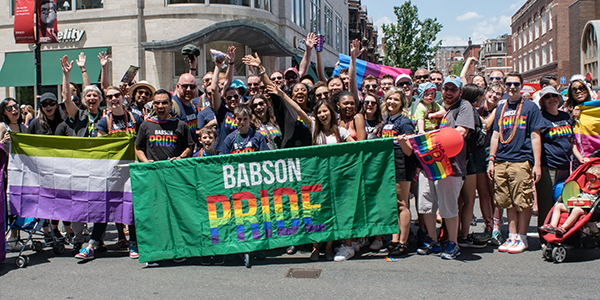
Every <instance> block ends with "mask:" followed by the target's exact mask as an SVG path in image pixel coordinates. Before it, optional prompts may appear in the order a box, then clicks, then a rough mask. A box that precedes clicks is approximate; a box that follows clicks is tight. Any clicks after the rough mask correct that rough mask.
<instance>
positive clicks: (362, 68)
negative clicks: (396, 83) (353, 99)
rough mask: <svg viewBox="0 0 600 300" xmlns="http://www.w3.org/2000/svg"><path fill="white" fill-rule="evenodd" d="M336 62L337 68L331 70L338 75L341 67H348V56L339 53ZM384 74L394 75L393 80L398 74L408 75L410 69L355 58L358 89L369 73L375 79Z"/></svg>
mask: <svg viewBox="0 0 600 300" xmlns="http://www.w3.org/2000/svg"><path fill="white" fill-rule="evenodd" d="M338 62H339V65H338V67H337V68H335V70H333V75H340V70H341V69H345V68H349V67H350V56H348V55H346V54H342V53H340V54H339V55H338ZM385 74H388V75H392V77H394V80H395V79H396V77H398V75H400V74H406V75H410V74H411V70H410V69H404V68H396V67H390V66H385V65H378V64H374V63H370V62H367V61H364V60H362V59H357V60H356V84H357V85H358V88H359V89H360V87H361V85H362V81H363V78H365V77H367V76H369V75H373V76H375V77H376V78H377V79H380V78H381V76H383V75H385Z"/></svg>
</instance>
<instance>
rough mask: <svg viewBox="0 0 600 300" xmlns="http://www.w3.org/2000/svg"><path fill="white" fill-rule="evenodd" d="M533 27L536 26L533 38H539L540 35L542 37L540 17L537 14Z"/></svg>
mask: <svg viewBox="0 0 600 300" xmlns="http://www.w3.org/2000/svg"><path fill="white" fill-rule="evenodd" d="M533 27H534V35H533V38H534V39H537V38H538V37H540V18H539V17H538V15H537V14H536V15H535V16H534V17H533Z"/></svg>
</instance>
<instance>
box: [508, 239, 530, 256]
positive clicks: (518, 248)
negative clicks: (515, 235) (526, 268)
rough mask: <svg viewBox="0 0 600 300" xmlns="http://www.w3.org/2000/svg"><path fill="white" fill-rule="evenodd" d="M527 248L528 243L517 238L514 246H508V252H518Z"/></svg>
mask: <svg viewBox="0 0 600 300" xmlns="http://www.w3.org/2000/svg"><path fill="white" fill-rule="evenodd" d="M525 250H527V245H525V243H523V241H522V240H520V239H518V240H515V242H514V243H513V245H512V247H510V248H508V253H512V254H516V253H521V252H523V251H525Z"/></svg>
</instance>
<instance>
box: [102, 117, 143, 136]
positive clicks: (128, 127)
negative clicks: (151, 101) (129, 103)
mask: <svg viewBox="0 0 600 300" xmlns="http://www.w3.org/2000/svg"><path fill="white" fill-rule="evenodd" d="M132 117H133V119H132ZM111 118H112V126H111V128H110V129H109V128H108V120H109V119H111ZM125 121H127V122H125ZM143 122H144V120H143V119H142V118H141V117H140V116H138V115H136V114H134V113H130V112H125V114H123V115H120V116H117V115H114V114H112V113H109V114H108V115H107V116H106V117H104V118H102V119H100V121H99V122H98V130H100V131H103V132H105V133H107V134H108V133H113V132H122V131H126V132H128V133H130V134H135V133H136V132H137V131H138V129H139V128H140V125H142V123H143ZM126 123H127V124H126Z"/></svg>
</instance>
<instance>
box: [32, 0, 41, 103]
mask: <svg viewBox="0 0 600 300" xmlns="http://www.w3.org/2000/svg"><path fill="white" fill-rule="evenodd" d="M35 36H36V39H35V49H34V51H35V52H34V57H35V58H34V63H35V80H36V81H35V82H36V84H35V89H36V90H35V95H36V97H35V100H34V102H33V105H34V110H37V107H38V97H39V96H41V95H42V51H41V50H42V49H41V48H40V47H41V44H40V41H39V39H40V36H39V11H38V1H37V0H36V1H35Z"/></svg>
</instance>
